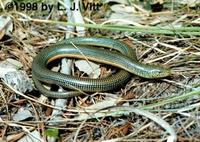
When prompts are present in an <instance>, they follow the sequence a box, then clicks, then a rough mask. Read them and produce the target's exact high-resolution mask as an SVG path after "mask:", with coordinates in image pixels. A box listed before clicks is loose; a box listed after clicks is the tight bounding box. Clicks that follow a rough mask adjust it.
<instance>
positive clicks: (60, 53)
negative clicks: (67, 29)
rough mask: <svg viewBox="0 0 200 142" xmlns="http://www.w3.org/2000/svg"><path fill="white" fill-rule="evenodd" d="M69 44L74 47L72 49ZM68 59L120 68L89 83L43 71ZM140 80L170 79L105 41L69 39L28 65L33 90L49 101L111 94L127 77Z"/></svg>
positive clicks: (121, 46)
mask: <svg viewBox="0 0 200 142" xmlns="http://www.w3.org/2000/svg"><path fill="white" fill-rule="evenodd" d="M72 43H73V44H74V45H75V46H74V45H72ZM91 46H100V47H106V48H110V49H115V50H117V51H119V52H120V53H118V52H113V51H109V50H105V49H99V48H97V47H96V48H95V47H91ZM63 57H70V58H80V59H85V58H87V59H88V60H92V61H96V62H99V63H104V64H109V65H112V66H115V67H118V68H120V69H121V70H120V71H119V72H117V73H116V74H113V75H110V76H108V77H106V78H99V79H89V78H78V77H74V76H71V75H65V74H62V73H58V72H53V71H51V70H49V69H47V64H48V63H49V62H51V61H53V60H56V59H59V58H63ZM130 73H132V74H135V75H138V76H141V77H143V78H149V79H152V78H163V77H166V76H169V75H170V70H168V69H165V68H162V67H160V66H155V65H145V64H142V63H140V62H138V61H137V58H136V56H135V52H134V51H133V49H132V48H129V47H128V46H127V45H125V44H123V43H121V42H119V41H117V40H113V39H108V38H70V39H67V40H64V41H62V42H60V43H59V44H56V45H53V46H51V47H48V48H45V49H43V50H42V51H41V52H40V53H39V54H38V55H37V56H36V57H35V58H34V61H33V64H32V76H33V80H34V82H35V85H36V87H37V88H38V90H39V91H41V92H42V93H43V94H44V95H46V96H48V97H52V98H67V97H73V96H77V95H80V94H83V91H84V92H97V91H108V90H113V89H115V88H117V87H120V86H122V85H123V84H125V83H126V82H127V81H128V80H129V78H130V77H131V74H130ZM41 82H46V83H49V84H56V85H60V86H63V87H66V88H69V89H73V90H76V91H70V92H62V93H61V92H55V91H50V90H47V89H46V88H44V87H43V86H42V84H41Z"/></svg>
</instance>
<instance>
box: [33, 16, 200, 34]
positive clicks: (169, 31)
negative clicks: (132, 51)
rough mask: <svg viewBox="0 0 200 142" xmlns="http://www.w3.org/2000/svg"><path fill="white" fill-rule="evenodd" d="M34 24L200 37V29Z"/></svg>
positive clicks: (66, 23) (53, 22)
mask: <svg viewBox="0 0 200 142" xmlns="http://www.w3.org/2000/svg"><path fill="white" fill-rule="evenodd" d="M31 21H34V22H41V23H50V24H62V25H71V26H79V27H85V28H94V29H104V30H112V31H122V32H139V33H146V34H167V35H177V34H181V35H193V36H200V27H180V28H175V27H172V28H170V27H136V26H120V25H110V24H106V25H101V24H81V23H69V22H63V21H54V20H41V19H31Z"/></svg>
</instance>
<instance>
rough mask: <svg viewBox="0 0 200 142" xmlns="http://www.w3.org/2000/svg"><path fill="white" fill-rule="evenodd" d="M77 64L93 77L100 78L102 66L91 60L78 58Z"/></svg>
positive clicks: (81, 69)
mask: <svg viewBox="0 0 200 142" xmlns="http://www.w3.org/2000/svg"><path fill="white" fill-rule="evenodd" d="M75 66H76V67H77V68H78V69H79V70H80V71H83V72H84V73H86V74H87V75H89V77H92V78H98V77H99V75H100V73H101V69H100V66H99V65H97V64H95V63H93V62H90V61H86V60H78V61H76V62H75Z"/></svg>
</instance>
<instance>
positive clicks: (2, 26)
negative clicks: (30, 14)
mask: <svg viewBox="0 0 200 142" xmlns="http://www.w3.org/2000/svg"><path fill="white" fill-rule="evenodd" d="M12 31H13V23H12V20H11V18H10V17H5V16H0V40H1V39H2V38H3V37H4V35H10V33H11V32H12Z"/></svg>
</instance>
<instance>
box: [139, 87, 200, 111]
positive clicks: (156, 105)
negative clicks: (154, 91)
mask: <svg viewBox="0 0 200 142" xmlns="http://www.w3.org/2000/svg"><path fill="white" fill-rule="evenodd" d="M195 95H200V89H199V88H198V89H196V90H194V91H191V92H189V93H185V94H182V95H179V96H175V97H172V98H169V99H166V100H163V101H161V102H158V103H153V104H150V105H145V106H141V107H139V108H140V109H148V110H149V109H153V108H155V107H159V106H163V105H165V104H168V103H172V102H175V101H180V100H184V99H187V98H189V97H192V96H195Z"/></svg>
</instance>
